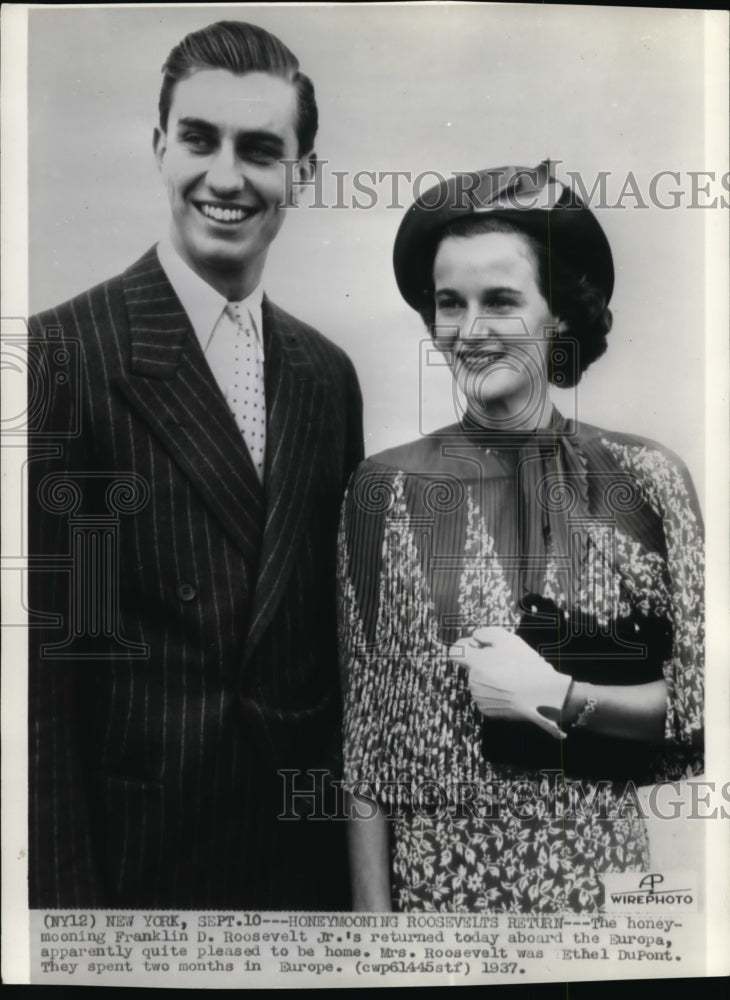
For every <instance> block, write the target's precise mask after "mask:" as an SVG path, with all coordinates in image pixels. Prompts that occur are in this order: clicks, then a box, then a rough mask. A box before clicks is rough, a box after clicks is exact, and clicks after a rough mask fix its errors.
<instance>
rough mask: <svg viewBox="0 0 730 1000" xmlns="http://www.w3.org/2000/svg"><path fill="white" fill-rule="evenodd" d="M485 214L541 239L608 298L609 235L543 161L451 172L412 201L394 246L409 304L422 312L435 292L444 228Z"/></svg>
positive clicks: (395, 264) (610, 289) (398, 273)
mask: <svg viewBox="0 0 730 1000" xmlns="http://www.w3.org/2000/svg"><path fill="white" fill-rule="evenodd" d="M487 212H488V213H490V214H491V215H493V216H494V217H496V218H501V219H503V220H505V221H507V222H509V223H510V224H511V225H513V226H515V227H516V228H517V229H520V230H522V231H523V232H525V233H526V234H527V235H529V236H531V237H533V238H534V239H537V240H539V241H540V242H542V243H543V244H544V245H545V246H546V247H547V248H548V251H549V252H550V253H551V254H555V255H556V256H557V257H559V258H560V259H561V260H562V261H563V262H564V263H565V264H566V265H568V267H570V268H571V269H572V270H573V271H574V272H575V273H576V275H577V276H578V277H580V276H583V275H584V276H585V277H586V278H587V279H588V280H590V281H591V282H592V283H593V284H595V285H596V286H597V287H598V288H599V289H600V290H601V291H602V292H603V294H604V295H605V299H606V302H608V301H609V299H610V297H611V294H612V292H613V282H614V270H613V258H612V255H611V248H610V246H609V243H608V240H607V239H606V235H605V233H604V232H603V229H602V228H601V225H600V223H599V222H598V219H596V217H595V215H594V214H593V212H592V211H591V210H590V209H589V208H588V206H587V205H586V204H585V203H584V202H583V201H581V199H580V198H579V197H578V196H577V195H576V194H575V193H574V192H573V191H572V190H571V189H570V188H569V187H567V186H566V185H565V184H563V183H562V182H561V181H559V180H558V179H557V178H556V177H555V176H554V173H553V171H552V167H551V164H550V161H549V160H544V161H543V162H542V163H540V164H538V166H536V167H519V166H506V167H494V168H488V169H485V170H479V171H475V172H473V173H459V174H454V175H453V176H452V177H450V178H448V179H444V180H443V181H441V182H440V183H439V184H437V185H436V186H435V187H433V188H429V190H428V191H426V192H425V193H424V194H423V195H421V197H420V198H418V199H417V200H416V201H415V202H414V204H413V205H412V206H411V207H410V208H409V209H408V211H407V212H406V215H405V216H404V218H403V221H402V222H401V225H400V227H399V229H398V233H397V235H396V238H395V246H394V248H393V267H394V270H395V277H396V281H397V283H398V288H399V289H400V292H401V295H402V296H403V298H404V299H405V300H406V302H407V303H408V304H409V305H410V306H412V307H413V308H414V309H416V310H419V311H421V310H422V308H423V306H424V304H425V301H426V297H427V296H429V295H431V294H432V271H433V260H434V256H435V254H436V249H437V247H438V244H439V242H440V240H441V238H442V235H443V231H444V229H445V228H446V227H447V226H448V225H449V224H450V223H452V222H455V221H456V220H457V219H463V218H465V217H468V216H469V215H476V214H481V213H487Z"/></svg>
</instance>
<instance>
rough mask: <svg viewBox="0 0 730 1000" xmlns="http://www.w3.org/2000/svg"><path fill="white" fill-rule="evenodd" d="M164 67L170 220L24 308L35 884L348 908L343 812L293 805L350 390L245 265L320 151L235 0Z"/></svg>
mask: <svg viewBox="0 0 730 1000" xmlns="http://www.w3.org/2000/svg"><path fill="white" fill-rule="evenodd" d="M163 72H164V79H163V84H162V90H161V94H160V104H159V111H160V120H159V125H158V128H157V129H156V130H155V133H154V151H155V155H156V159H157V163H158V165H159V169H160V173H161V175H162V178H163V180H164V183H165V186H166V188H167V193H168V196H169V201H170V208H171V226H170V233H169V236H168V237H167V238H165V239H163V240H162V241H161V242H160V244H159V246H157V247H155V248H152V249H151V250H149V251H148V252H147V253H145V254H144V256H143V257H142V258H141V259H140V260H138V261H137V262H136V263H134V264H133V265H132V266H131V267H130V268H129V269H128V270H127V271H125V272H124V273H123V274H122V275H119V276H117V277H115V278H112V279H111V280H110V281H107V282H105V283H104V284H101V285H99V286H98V287H96V288H93V289H91V290H90V291H88V292H86V293H84V294H82V295H80V296H78V297H77V298H76V299H74V300H73V301H71V302H68V303H65V304H64V305H62V306H59V307H58V308H56V309H53V310H49V311H48V312H47V313H44V314H42V315H40V316H37V317H34V318H33V319H32V320H31V324H30V326H31V338H32V346H33V347H34V348H35V350H36V355H35V357H37V360H38V364H39V365H41V366H42V367H43V370H44V371H46V372H49V373H51V374H50V376H49V378H48V384H49V385H50V386H51V387H52V388H51V390H50V391H49V398H48V400H47V403H46V412H45V417H44V421H43V433H42V434H38V435H32V436H31V439H30V457H31V461H30V466H29V470H30V471H29V481H30V504H29V510H30V538H31V556H32V557H33V560H35V561H34V563H33V565H36V564H37V566H38V569H37V572H34V573H32V575H31V584H30V610H31V625H33V624H38V625H39V626H40V625H42V626H43V627H42V628H41V627H39V628H38V629H31V658H30V692H29V696H30V774H31V787H30V866H29V868H30V903H31V906H34V907H53V906H62V907H92V906H96V907H112V906H115V907H119V906H123V907H127V906H129V907H137V908H143V907H179V908H206V907H215V908H223V907H232V908H239V909H243V908H247V909H279V908H287V909H325V908H338V907H347V905H348V896H347V890H346V886H347V875H346V863H345V852H344V846H343V845H344V829H343V828H344V824H343V823H341V822H337V821H332V822H323V821H321V820H319V821H315V820H312V821H309V822H307V821H306V819H305V818H303V817H301V818H296V817H297V816H298V815H299V814H302V813H306V812H307V811H310V812H311V811H312V810H314V811H315V812H317V813H318V814H320V815H321V814H322V813H323V812H327V811H328V810H329V811H330V812H331V811H332V809H333V807H334V806H336V803H334V804H333V803H332V802H331V801H329V800H327V794H328V793H327V789H329V790H330V791H331V790H332V786H331V785H330V782H331V779H332V776H333V774H334V773H336V767H337V757H338V753H339V747H338V743H339V718H340V693H339V690H338V668H337V656H336V635H335V555H336V530H337V519H338V512H339V505H340V502H341V499H342V495H343V492H344V487H345V485H346V482H347V480H348V478H349V474H350V472H351V471H352V469H353V468H354V466H355V465H356V464H357V463H358V461H359V460H360V459H361V457H362V426H361V400H360V393H359V388H358V384H357V379H356V376H355V373H354V370H353V367H352V365H351V363H350V361H349V359H348V358H347V357H346V355H345V354H344V353H343V352H342V351H341V350H340V349H339V348H337V347H335V346H334V345H333V344H331V343H330V342H329V341H328V340H326V339H325V338H324V337H323V336H322V335H321V334H319V333H317V332H316V331H315V330H313V329H311V328H310V327H308V326H305V325H304V324H303V323H301V322H299V321H298V320H295V319H294V318H292V317H291V316H289V315H287V314H286V313H285V312H283V311H282V310H281V309H279V308H278V307H277V306H275V305H274V304H273V303H272V302H270V301H269V299H268V298H267V297H266V295H264V294H263V291H262V283H261V282H262V274H263V269H264V264H265V261H266V256H267V253H268V250H269V247H270V246H271V243H272V241H273V240H274V239H275V237H276V236H277V234H278V232H279V229H280V227H281V224H282V221H283V218H284V215H283V211H282V206H284V205H286V204H287V203H290V198H291V195H292V191H291V188H292V185H293V184H294V185H296V182H297V181H306V180H308V179H309V178H310V177H311V174H312V171H313V169H314V166H313V165H314V153H313V144H314V138H315V134H316V129H317V107H316V103H315V99H314V91H313V88H312V85H311V82H310V81H309V79H308V78H307V77H306V76H304V75H303V74H301V73H300V72H299V67H298V62H297V60H296V59H295V57H294V56H293V55H292V53H291V52H290V51H289V50H288V49H287V48H286V47H285V46H284V45H283V44H282V43H281V42H280V41H279V40H278V39H277V38H275V37H273V36H272V35H270V34H269V33H267V32H266V31H263V30H262V29H260V28H257V27H254V26H252V25H249V24H244V23H241V22H221V23H218V24H214V25H212V26H211V27H209V28H206V29H204V30H202V31H199V32H196V33H194V34H192V35H189V36H187V37H186V38H185V39H183V41H182V42H181V43H180V44H179V45H178V46H176V48H174V49H173V51H172V52H171V53H170V56H169V58H168V60H167V62H166V64H165V66H164V68H163ZM282 161H289V168H290V167H291V165H292V162H294V163H295V166H294V168H293V171H292V170H291V169H288V168H287V166H286V165H285V164H284V163H283V162H282ZM282 771H284V772H296V773H295V774H293V775H292V774H291V773H287V774H284V775H282V774H281V772H282ZM307 771H313V772H315V773H314V774H312V775H307V774H306V773H305V772H307ZM323 788H324V789H325V791H322V789H323ZM292 789H294V791H296V792H298V793H302V792H303V793H307V792H313V791H317V793H318V795H317V797H316V799H315V797H314V796H312V795H310V796H309V797H308V796H307V795H306V794H303V795H302V794H299V795H298V796H295V797H294V798H293V799H292V797H291V795H290V796H289V799H288V800H287V799H286V795H285V792H287V790H288V791H291V790H292ZM320 793H321V794H320ZM280 814H286V815H288V816H289V817H290V818H289V819H285V820H282V819H278V818H277V817H279V815H280ZM291 817H295V818H291Z"/></svg>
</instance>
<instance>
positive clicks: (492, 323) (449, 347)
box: [433, 232, 558, 427]
mask: <svg viewBox="0 0 730 1000" xmlns="http://www.w3.org/2000/svg"><path fill="white" fill-rule="evenodd" d="M433 277H434V291H435V326H436V329H435V331H434V336H435V340H436V343H437V345H438V346H439V348H440V349H441V350H442V351H444V353H445V354H446V356H447V357H448V359H449V363H450V366H451V370H452V372H453V375H454V377H455V379H456V381H457V383H458V384H459V386H460V388H461V389H462V391H463V392H464V395H465V396H466V402H467V407H468V409H469V412H470V414H471V415H472V416H473V417H474V418H475V419H477V420H487V421H490V420H492V421H494V422H495V423H497V424H502V425H504V426H511V427H523V426H529V425H532V426H537V425H538V424H539V423H541V422H543V416H544V409H545V407H544V402H545V398H546V394H547V372H546V360H547V354H548V346H549V336H550V332H551V331H550V328H551V327H552V328H554V327H555V326H557V322H558V321H557V319H556V318H555V317H554V316H553V314H552V313H551V311H550V307H549V306H548V304H547V302H546V301H545V299H544V297H543V295H542V292H541V291H540V287H539V283H538V276H537V261H536V260H535V255H534V253H533V250H532V248H531V246H530V244H529V242H528V241H527V239H526V238H525V237H523V236H521V235H520V234H518V233H504V232H494V233H479V234H475V235H472V236H447V237H446V238H445V239H444V240H443V241H442V242H441V244H440V245H439V248H438V250H437V252H436V257H435V260H434V268H433ZM535 414H538V418H537V423H535V422H534V421H533V416H534V415H535Z"/></svg>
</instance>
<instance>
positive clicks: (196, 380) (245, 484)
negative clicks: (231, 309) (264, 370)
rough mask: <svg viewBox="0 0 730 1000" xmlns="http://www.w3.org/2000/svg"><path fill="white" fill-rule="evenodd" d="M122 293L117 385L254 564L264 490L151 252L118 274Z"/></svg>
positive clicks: (177, 300) (250, 562) (166, 281)
mask: <svg viewBox="0 0 730 1000" xmlns="http://www.w3.org/2000/svg"><path fill="white" fill-rule="evenodd" d="M123 287H124V297H125V301H126V308H127V315H128V317H129V334H130V364H129V370H128V371H125V372H124V373H123V374H122V375H121V376H120V377H119V378H118V379H117V385H118V387H119V388H120V389H121V391H122V392H123V393H124V395H125V396H126V398H127V401H128V402H129V404H130V405H131V406H132V407H133V408H134V409H135V410H136V412H137V413H138V414H139V416H140V417H142V418H143V419H144V420H145V421H146V422H147V423H148V424H149V426H150V428H151V429H152V431H153V432H154V433H155V435H156V436H157V438H158V439H159V441H160V442H161V443H162V445H163V446H164V447H165V449H166V450H167V452H168V453H169V455H170V456H171V457H172V459H173V460H174V461H175V462H176V463H177V465H178V466H179V467H180V468H181V469H182V471H183V472H184V473H185V474H186V475H187V476H188V478H189V480H190V482H191V483H192V485H193V486H194V488H195V489H196V491H197V492H198V494H199V495H200V496H201V497H202V499H203V500H204V502H205V503H206V504H207V505H208V507H209V508H210V509H211V510H212V511H213V513H214V514H215V515H216V517H217V518H218V520H219V521H220V523H221V524H222V526H223V528H224V529H225V530H226V531H227V533H228V534H229V535H230V537H231V539H232V540H233V541H234V543H235V544H236V545H237V547H238V548H239V549H240V550H241V552H242V553H243V555H244V556H245V557H246V562H247V564H248V565H251V566H253V565H255V564H256V561H257V559H258V554H259V548H260V544H261V525H262V522H263V513H264V493H263V489H262V487H261V484H260V483H259V480H258V477H257V476H256V472H255V470H254V467H253V464H252V462H251V459H250V457H249V454H248V450H247V448H246V445H245V443H244V441H243V438H242V436H241V433H240V431H239V430H238V428H237V426H236V422H235V420H234V418H233V416H232V414H231V412H230V410H229V408H228V406H227V404H226V402H225V399H224V398H223V394H222V393H221V391H220V389H219V388H218V385H217V383H216V381H215V379H214V377H213V375H212V373H211V371H210V368H209V366H208V363H207V362H206V360H205V356H204V354H203V351H202V348H201V346H200V343H199V341H198V338H197V337H196V335H195V332H194V330H193V328H192V326H191V325H190V322H189V320H188V317H187V314H186V313H185V311H184V309H183V307H182V305H181V303H180V300H179V299H178V297H177V295H176V294H175V292H174V291H173V288H172V286H171V285H170V283H169V281H168V280H167V276H166V275H165V272H164V270H163V269H162V267H161V265H160V263H159V259H158V257H157V253H156V251H155V250H154V249H153V250H150V251H149V252H148V253H147V254H145V256H144V257H142V258H141V260H139V261H138V262H137V263H136V264H134V265H133V266H132V267H131V268H130V269H129V270H128V271H127V272H125V274H124V277H123Z"/></svg>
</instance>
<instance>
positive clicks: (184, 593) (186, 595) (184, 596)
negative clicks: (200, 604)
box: [177, 583, 198, 601]
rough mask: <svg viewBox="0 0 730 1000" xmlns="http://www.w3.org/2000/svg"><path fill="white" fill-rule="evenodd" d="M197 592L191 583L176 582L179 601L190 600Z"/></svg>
mask: <svg viewBox="0 0 730 1000" xmlns="http://www.w3.org/2000/svg"><path fill="white" fill-rule="evenodd" d="M197 593H198V592H197V590H196V589H195V587H194V586H193V585H192V583H178V585H177V596H178V597H179V598H180V600H181V601H192V599H193V598H194V597H195V596H196V594H197Z"/></svg>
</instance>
